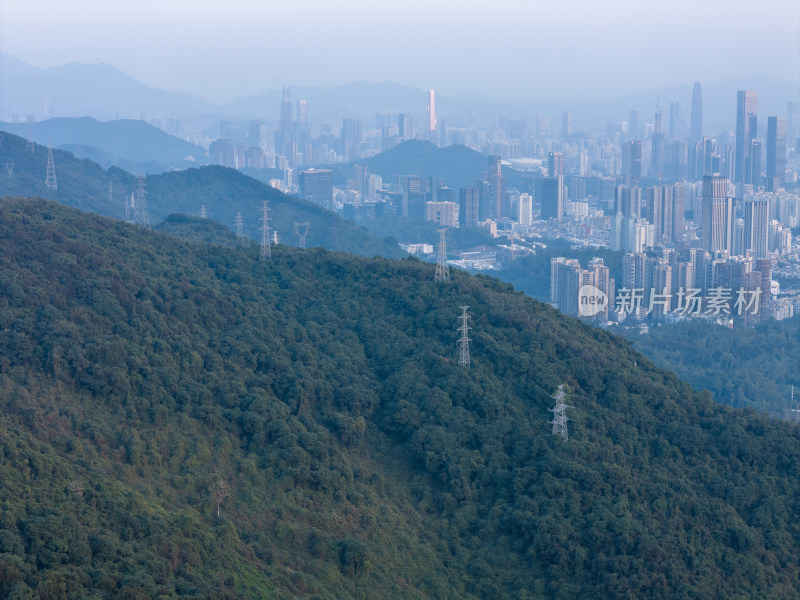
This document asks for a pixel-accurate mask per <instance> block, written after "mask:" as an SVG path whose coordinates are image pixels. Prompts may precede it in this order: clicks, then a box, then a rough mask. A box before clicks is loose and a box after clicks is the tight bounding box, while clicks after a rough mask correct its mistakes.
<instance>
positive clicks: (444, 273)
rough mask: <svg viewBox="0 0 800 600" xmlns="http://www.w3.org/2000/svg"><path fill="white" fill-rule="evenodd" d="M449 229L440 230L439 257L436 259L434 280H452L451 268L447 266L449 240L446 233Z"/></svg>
mask: <svg viewBox="0 0 800 600" xmlns="http://www.w3.org/2000/svg"><path fill="white" fill-rule="evenodd" d="M445 231H447V229H440V230H439V257H438V258H437V259H436V275H434V278H433V280H434V281H450V268H449V267H448V266H447V242H446V241H445V238H444V234H445Z"/></svg>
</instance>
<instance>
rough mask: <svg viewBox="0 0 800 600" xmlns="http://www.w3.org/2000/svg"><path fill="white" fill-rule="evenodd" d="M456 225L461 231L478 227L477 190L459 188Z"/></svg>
mask: <svg viewBox="0 0 800 600" xmlns="http://www.w3.org/2000/svg"><path fill="white" fill-rule="evenodd" d="M458 224H459V226H460V227H461V228H462V229H474V228H475V227H477V226H478V190H476V189H475V188H461V189H460V190H459V193H458Z"/></svg>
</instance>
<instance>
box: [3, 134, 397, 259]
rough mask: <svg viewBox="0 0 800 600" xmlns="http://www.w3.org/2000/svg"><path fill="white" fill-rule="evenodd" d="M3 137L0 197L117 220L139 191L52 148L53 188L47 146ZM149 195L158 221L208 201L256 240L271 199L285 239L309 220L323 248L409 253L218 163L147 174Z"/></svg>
mask: <svg viewBox="0 0 800 600" xmlns="http://www.w3.org/2000/svg"><path fill="white" fill-rule="evenodd" d="M0 133H2V132H0ZM2 135H3V141H2V143H1V144H0V169H2V171H0V196H22V197H41V198H45V199H48V200H53V201H55V202H60V203H61V204H65V205H68V206H74V207H76V208H79V209H81V210H84V211H90V212H95V213H98V214H100V215H105V216H110V217H114V218H116V219H123V218H124V217H125V197H126V196H130V194H131V193H133V192H135V191H136V189H137V181H136V177H135V176H134V175H132V174H130V173H128V172H127V171H124V170H122V169H119V168H117V167H111V168H110V169H108V170H105V169H103V168H102V167H100V165H98V164H97V163H94V162H92V161H90V160H88V159H84V160H78V159H77V158H75V157H74V156H73V155H72V154H70V153H68V152H65V151H62V150H54V151H53V155H54V162H55V171H56V180H57V184H58V189H56V190H52V189H49V188H47V187H46V186H45V175H46V172H47V148H44V147H42V146H39V145H35V146H34V152H31V150H29V149H28V146H27V144H26V142H25V140H24V139H22V138H20V137H18V136H16V135H12V134H9V133H2ZM6 164H13V165H14V167H13V170H12V175H11V177H9V176H8V173H7V170H6V169H3V165H6ZM109 184H110V185H111V198H110V199H109ZM146 198H147V204H148V212H149V214H150V219H151V222H152V224H153V225H155V224H157V223H159V222H160V221H161V220H163V219H165V218H166V217H167V216H168V215H170V214H172V213H183V214H186V215H190V216H199V215H200V213H201V209H202V207H203V206H205V210H206V214H207V216H208V218H210V219H214V220H216V221H218V222H220V223H222V224H224V225H226V226H227V227H228V228H230V229H233V228H234V227H235V220H236V215H237V214H238V213H241V214H242V218H243V221H244V227H243V230H244V234H245V235H246V236H248V237H250V238H252V239H255V240H258V239H260V230H259V228H260V226H261V224H260V222H259V219H260V218H261V215H262V213H261V206H262V202H263V201H265V200H266V201H268V202H269V206H270V219H271V221H270V229H271V231H272V232H277V234H278V239H279V241H280V242H281V243H285V244H288V245H296V244H297V243H298V242H297V237H296V235H295V233H294V223H295V222H306V221H307V222H309V223H310V229H309V233H308V238H307V245H308V246H309V247H311V246H324V247H326V248H329V249H332V250H344V251H347V252H352V253H355V254H364V255H367V256H375V255H379V256H387V257H393V258H398V257H402V256H404V255H405V253H404V252H403V251H402V250H401V249H400V248H399V247H398V246H397V245H396V244H395V243H393V242H387V241H385V240H382V239H380V238H377V237H375V236H373V235H372V234H370V233H368V232H367V231H366V230H365V229H362V228H361V227H358V226H356V225H355V224H353V223H352V222H348V221H345V220H343V219H342V218H341V217H339V215H337V214H336V213H334V212H331V211H329V210H326V209H324V208H322V207H321V206H318V205H315V204H311V203H309V202H305V201H303V200H298V199H296V198H290V197H289V196H286V195H285V194H283V193H282V192H280V191H278V190H276V189H274V188H272V187H270V186H268V185H265V184H263V183H261V182H259V181H256V180H255V179H252V178H250V177H247V176H246V175H243V174H241V173H239V172H238V171H236V170H234V169H228V168H225V167H220V166H216V165H212V166H204V167H201V168H192V169H185V170H182V171H172V172H169V173H163V174H159V175H151V176H148V177H147V178H146Z"/></svg>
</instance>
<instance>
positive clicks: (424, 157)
mask: <svg viewBox="0 0 800 600" xmlns="http://www.w3.org/2000/svg"><path fill="white" fill-rule="evenodd" d="M356 163H357V164H359V165H364V166H366V167H367V168H368V169H369V172H370V173H375V174H377V175H380V176H382V177H383V178H384V179H386V180H389V181H395V180H396V179H397V177H398V175H419V176H421V177H435V178H436V179H439V180H440V181H443V182H444V183H445V184H446V185H448V186H450V187H452V188H454V189H456V190H457V189H458V188H460V187H473V188H474V187H475V186H476V185H477V182H478V181H480V180H481V179H484V178H485V177H486V172H487V169H488V164H487V158H486V156H484V155H483V154H481V153H480V152H476V151H475V150H470V149H469V148H467V147H466V146H463V145H459V144H453V145H451V146H447V147H444V148H439V147H438V146H436V145H435V144H432V143H431V142H426V141H423V140H409V141H406V142H403V143H402V144H399V145H397V146H395V147H394V148H392V149H390V150H387V151H386V152H381V153H380V154H376V155H375V156H372V157H369V158H364V159H360V160H358V161H356ZM353 164H354V163H349V164H346V165H334V166H333V167H332V168H333V169H334V177H335V178H336V179H337V181H340V182H341V183H345V182H346V181H347V179H350V178H351V177H352V176H353ZM455 199H456V200H458V196H456V197H455Z"/></svg>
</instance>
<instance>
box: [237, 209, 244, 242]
mask: <svg viewBox="0 0 800 600" xmlns="http://www.w3.org/2000/svg"><path fill="white" fill-rule="evenodd" d="M236 239H237V240H239V243H240V244H242V243H244V219H243V218H242V213H237V214H236Z"/></svg>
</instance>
